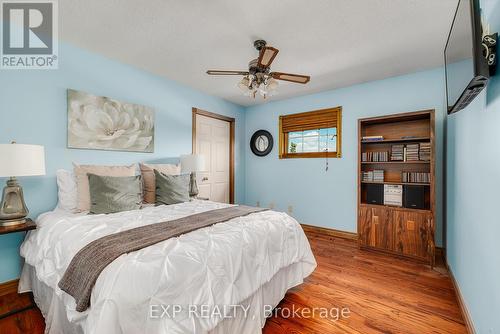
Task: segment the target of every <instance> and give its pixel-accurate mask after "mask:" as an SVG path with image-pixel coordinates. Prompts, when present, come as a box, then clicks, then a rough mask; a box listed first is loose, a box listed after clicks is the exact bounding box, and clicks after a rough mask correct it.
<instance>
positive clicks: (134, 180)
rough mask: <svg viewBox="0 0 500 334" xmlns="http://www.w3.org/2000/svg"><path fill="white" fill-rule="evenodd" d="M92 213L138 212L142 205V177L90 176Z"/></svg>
mask: <svg viewBox="0 0 500 334" xmlns="http://www.w3.org/2000/svg"><path fill="white" fill-rule="evenodd" d="M88 178H89V188H90V213H92V214H101V213H114V212H121V211H130V210H138V209H140V208H141V203H142V181H141V176H140V175H136V176H100V175H95V174H90V173H89V174H88Z"/></svg>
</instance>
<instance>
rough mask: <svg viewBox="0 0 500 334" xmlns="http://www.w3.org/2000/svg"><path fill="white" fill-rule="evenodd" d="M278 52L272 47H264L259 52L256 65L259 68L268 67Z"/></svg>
mask: <svg viewBox="0 0 500 334" xmlns="http://www.w3.org/2000/svg"><path fill="white" fill-rule="evenodd" d="M278 52H280V50H278V49H276V48H273V47H272V46H265V47H263V48H262V49H261V50H260V54H259V61H258V63H257V65H258V66H259V67H269V66H271V63H272V62H273V60H274V58H276V55H277V54H278Z"/></svg>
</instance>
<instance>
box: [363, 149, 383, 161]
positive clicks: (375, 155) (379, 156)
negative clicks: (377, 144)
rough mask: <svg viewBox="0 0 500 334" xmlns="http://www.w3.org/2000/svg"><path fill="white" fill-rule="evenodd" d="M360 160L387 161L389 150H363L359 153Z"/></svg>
mask: <svg viewBox="0 0 500 334" xmlns="http://www.w3.org/2000/svg"><path fill="white" fill-rule="evenodd" d="M361 161H362V162H387V161H389V152H387V151H386V152H363V153H361Z"/></svg>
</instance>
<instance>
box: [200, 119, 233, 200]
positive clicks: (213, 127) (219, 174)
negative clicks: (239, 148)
mask: <svg viewBox="0 0 500 334" xmlns="http://www.w3.org/2000/svg"><path fill="white" fill-rule="evenodd" d="M230 136H231V133H230V124H229V122H227V121H223V120H219V119H215V118H211V117H206V116H202V115H196V153H198V154H203V155H204V156H205V169H206V170H205V171H202V172H198V173H197V182H198V189H199V195H198V196H200V197H205V198H208V199H210V200H211V201H214V202H222V203H229V187H230V182H229V163H230V162H229V160H230V159H229V152H230Z"/></svg>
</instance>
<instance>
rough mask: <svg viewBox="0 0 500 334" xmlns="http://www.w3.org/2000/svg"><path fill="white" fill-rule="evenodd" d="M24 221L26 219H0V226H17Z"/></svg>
mask: <svg viewBox="0 0 500 334" xmlns="http://www.w3.org/2000/svg"><path fill="white" fill-rule="evenodd" d="M24 223H26V219H24V218H23V219H17V220H0V227H7V226H17V225H22V224H24Z"/></svg>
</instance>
